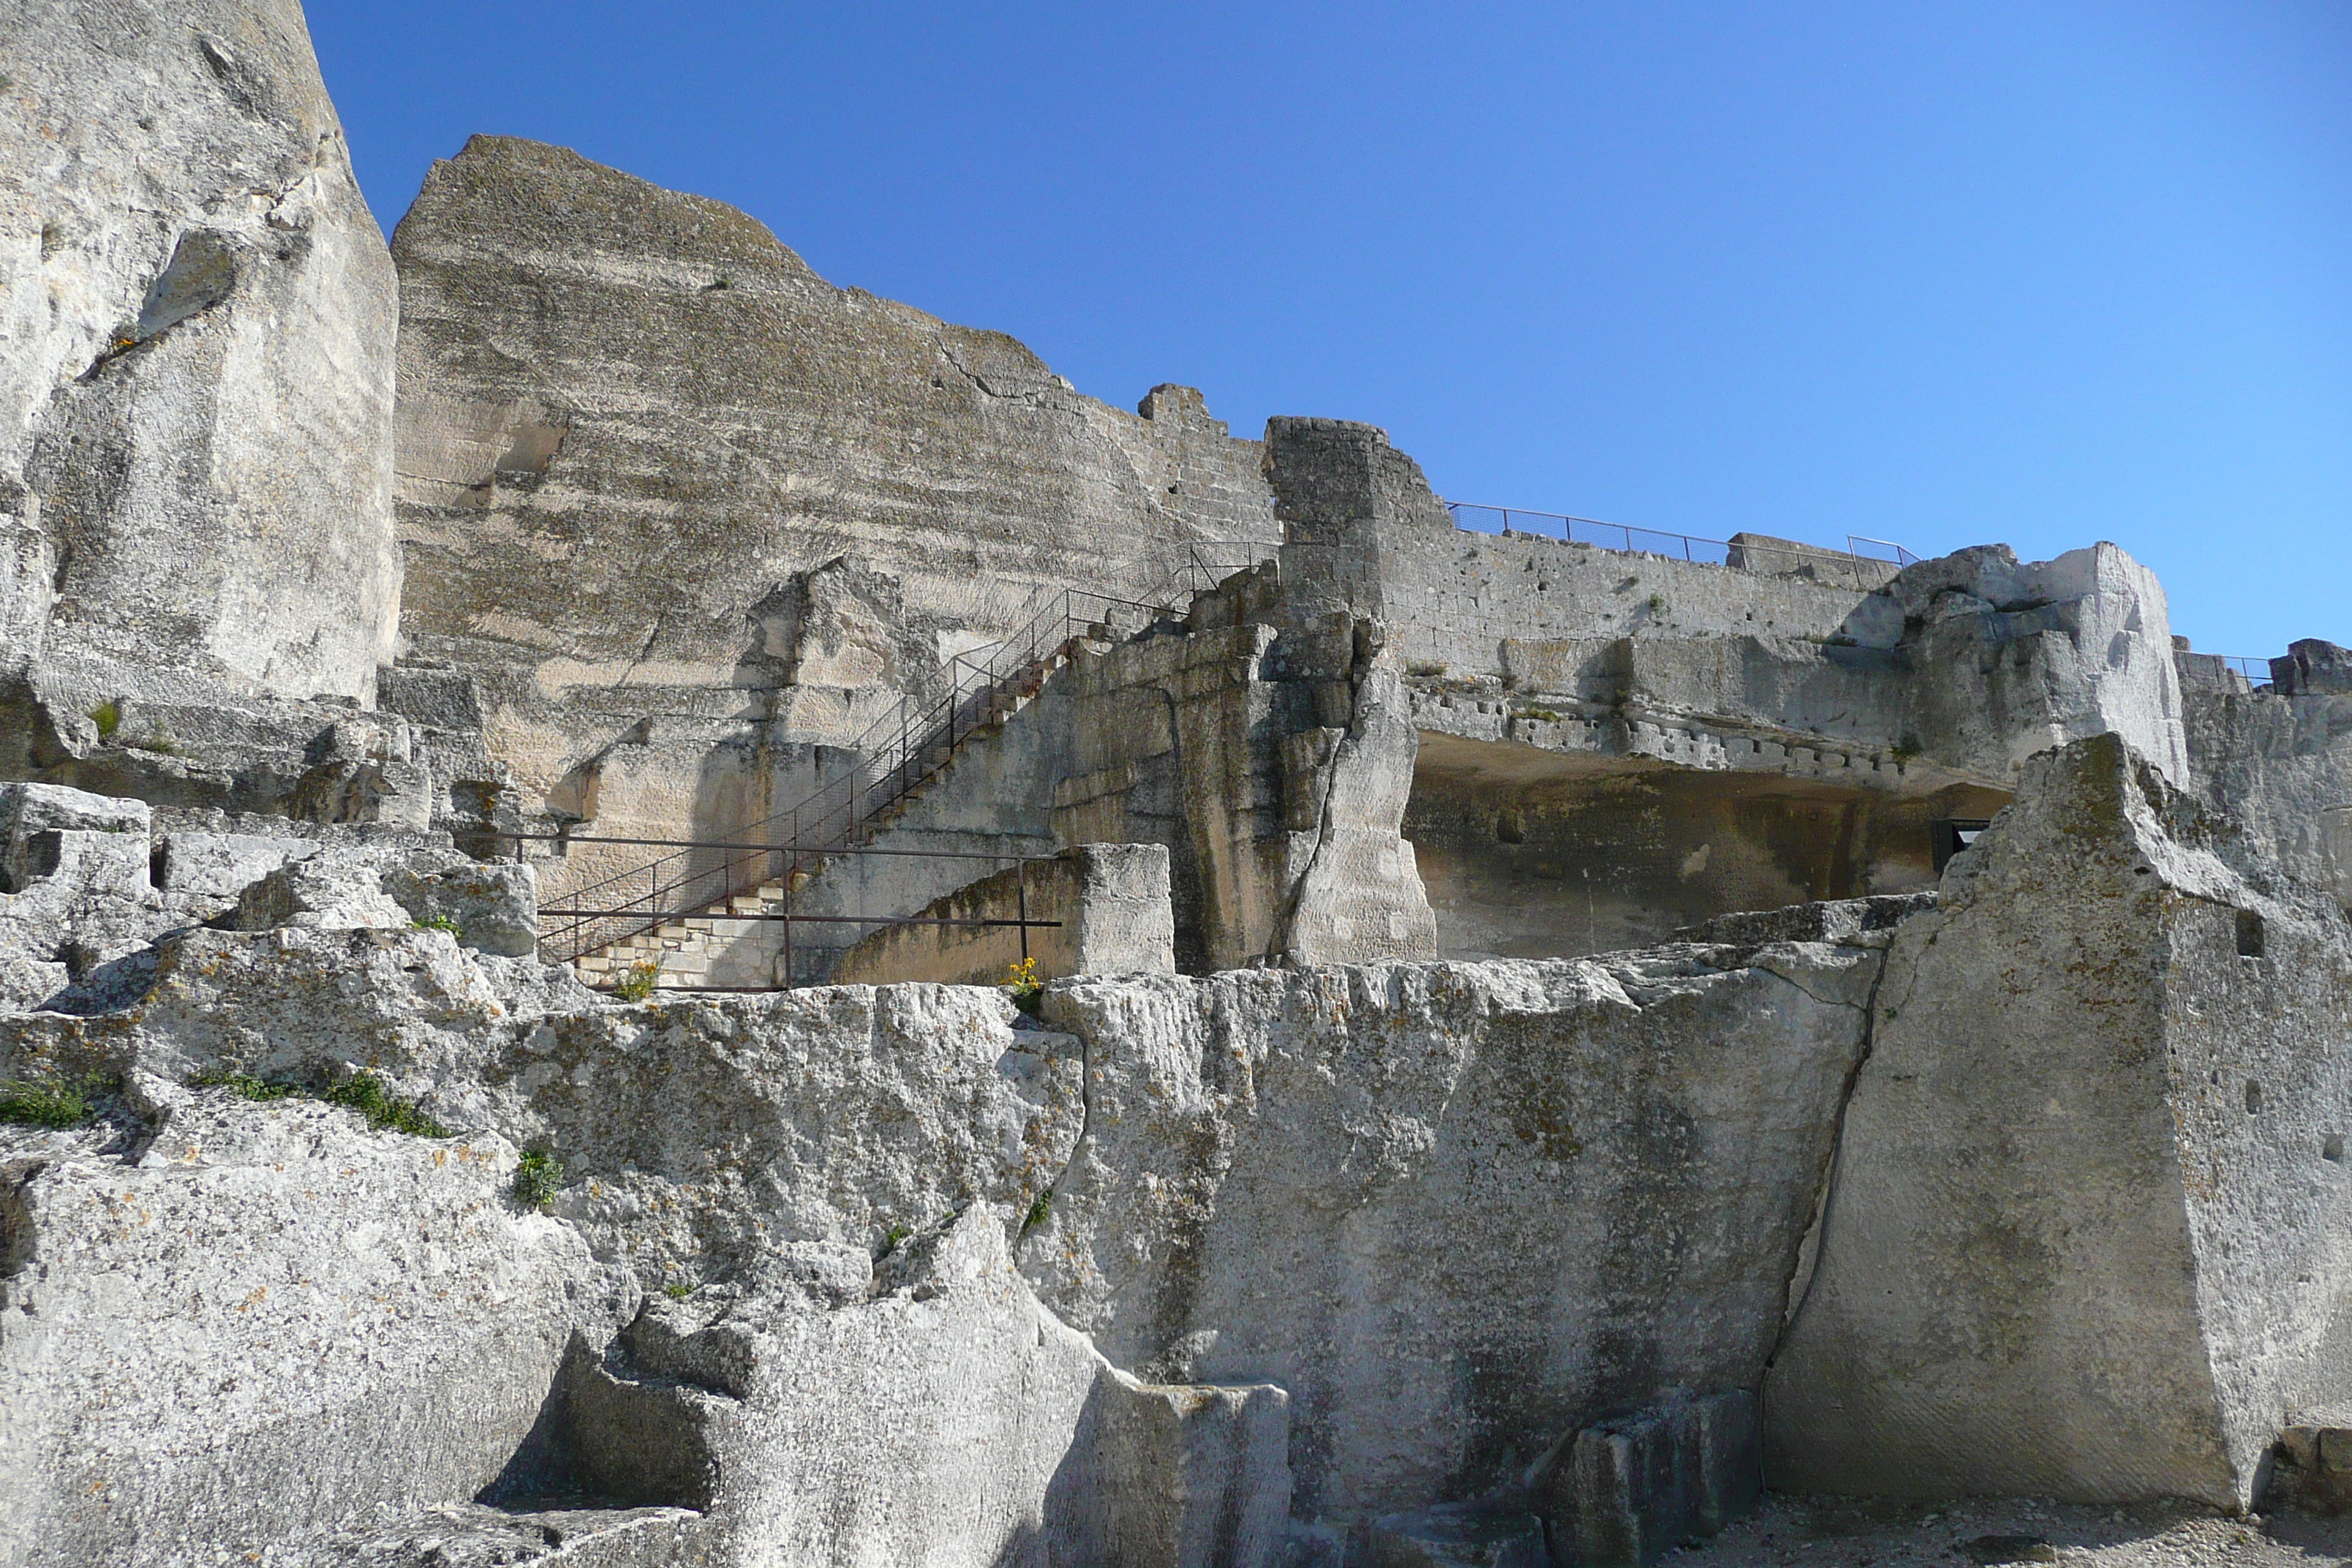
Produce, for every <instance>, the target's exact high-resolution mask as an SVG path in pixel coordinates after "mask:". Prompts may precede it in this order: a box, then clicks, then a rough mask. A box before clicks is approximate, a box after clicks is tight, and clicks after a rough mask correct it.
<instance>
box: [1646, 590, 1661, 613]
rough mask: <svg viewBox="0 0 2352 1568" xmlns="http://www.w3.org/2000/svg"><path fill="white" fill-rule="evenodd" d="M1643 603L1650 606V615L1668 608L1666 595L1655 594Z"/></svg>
mask: <svg viewBox="0 0 2352 1568" xmlns="http://www.w3.org/2000/svg"><path fill="white" fill-rule="evenodd" d="M1642 602H1643V604H1645V605H1649V606H1650V613H1651V614H1653V615H1655V614H1656V613H1657V612H1658V611H1660V610H1663V609H1664V608H1665V607H1666V596H1665V595H1664V594H1653V595H1650V596H1649V597H1648V598H1646V599H1644V600H1643V601H1642Z"/></svg>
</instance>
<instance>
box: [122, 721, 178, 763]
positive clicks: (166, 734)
mask: <svg viewBox="0 0 2352 1568" xmlns="http://www.w3.org/2000/svg"><path fill="white" fill-rule="evenodd" d="M131 745H133V746H134V747H136V748H138V749H139V750H140V751H142V752H158V753H160V754H162V755H163V756H167V757H168V756H170V755H172V754H173V752H177V751H178V750H179V749H180V742H178V741H176V740H174V739H173V736H172V733H171V731H168V730H166V729H164V728H163V725H161V724H158V725H156V726H155V728H154V731H152V733H151V734H149V735H148V737H147V738H146V739H145V740H143V741H133V742H131Z"/></svg>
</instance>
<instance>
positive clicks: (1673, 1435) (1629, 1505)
mask: <svg viewBox="0 0 2352 1568" xmlns="http://www.w3.org/2000/svg"><path fill="white" fill-rule="evenodd" d="M1687 1413H1688V1407H1687V1406H1686V1405H1679V1404H1676V1405H1667V1406H1665V1407H1664V1408H1659V1409H1653V1410H1647V1411H1643V1412H1641V1413H1639V1414H1637V1415H1626V1416H1622V1417H1619V1418H1618V1419H1616V1420H1613V1421H1608V1422H1604V1423H1602V1424H1601V1425H1600V1426H1591V1427H1587V1428H1586V1429H1585V1430H1583V1431H1581V1432H1580V1433H1578V1434H1577V1435H1576V1441H1575V1442H1574V1443H1573V1444H1571V1445H1570V1448H1569V1453H1568V1456H1567V1463H1565V1464H1564V1465H1562V1466H1561V1467H1560V1468H1559V1470H1558V1471H1557V1472H1555V1474H1554V1477H1553V1480H1552V1484H1551V1486H1550V1487H1549V1489H1547V1491H1546V1493H1545V1497H1544V1502H1545V1504H1546V1508H1547V1516H1548V1517H1549V1518H1550V1519H1551V1520H1552V1521H1553V1523H1554V1524H1555V1526H1559V1525H1565V1526H1566V1533H1567V1534H1568V1535H1569V1537H1570V1539H1572V1540H1573V1541H1574V1542H1576V1552H1577V1561H1578V1563H1580V1564H1582V1565H1583V1568H1648V1565H1649V1564H1650V1563H1654V1562H1656V1561H1657V1560H1658V1558H1659V1557H1660V1556H1661V1555H1663V1554H1664V1552H1666V1551H1667V1549H1668V1548H1670V1547H1673V1546H1675V1545H1678V1544H1679V1543H1680V1542H1682V1541H1683V1540H1684V1538H1685V1537H1686V1536H1689V1535H1692V1534H1695V1533H1696V1521H1694V1519H1693V1517H1692V1507H1691V1505H1692V1501H1693V1498H1692V1492H1693V1487H1692V1481H1693V1479H1695V1478H1694V1474H1693V1471H1694V1469H1695V1466H1694V1465H1693V1462H1692V1461H1693V1459H1694V1458H1695V1455H1694V1454H1693V1452H1692V1448H1693V1444H1692V1441H1691V1436H1692V1434H1691V1426H1690V1422H1689V1420H1688V1419H1687Z"/></svg>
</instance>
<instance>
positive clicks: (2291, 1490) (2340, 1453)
mask: <svg viewBox="0 0 2352 1568" xmlns="http://www.w3.org/2000/svg"><path fill="white" fill-rule="evenodd" d="M2281 1504H2284V1505H2286V1506H2289V1507H2293V1508H2299V1509H2302V1510H2305V1512H2308V1513H2324V1514H2347V1513H2352V1428H2347V1427H2342V1426H2290V1427H2288V1428H2287V1429H2286V1430H2285V1431H2284V1432H2282V1433H2280V1434H2279V1439H2278V1442H2277V1444H2276V1445H2275V1446H2274V1447H2273V1448H2272V1450H2271V1477H2270V1489H2269V1490H2268V1491H2267V1492H2266V1493H2265V1494H2264V1496H2263V1506H2264V1507H2266V1508H2275V1507H2278V1506H2280V1505H2281Z"/></svg>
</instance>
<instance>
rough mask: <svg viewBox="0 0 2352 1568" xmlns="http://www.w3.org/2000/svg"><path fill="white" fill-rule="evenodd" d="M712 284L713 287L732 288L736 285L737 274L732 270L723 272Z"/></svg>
mask: <svg viewBox="0 0 2352 1568" xmlns="http://www.w3.org/2000/svg"><path fill="white" fill-rule="evenodd" d="M710 286H711V287H712V288H713V289H732V288H733V287H735V275H734V274H733V273H731V272H722V273H720V274H719V278H718V280H717V281H716V282H714V283H712V284H711V285H710Z"/></svg>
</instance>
